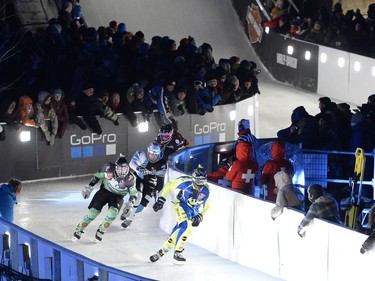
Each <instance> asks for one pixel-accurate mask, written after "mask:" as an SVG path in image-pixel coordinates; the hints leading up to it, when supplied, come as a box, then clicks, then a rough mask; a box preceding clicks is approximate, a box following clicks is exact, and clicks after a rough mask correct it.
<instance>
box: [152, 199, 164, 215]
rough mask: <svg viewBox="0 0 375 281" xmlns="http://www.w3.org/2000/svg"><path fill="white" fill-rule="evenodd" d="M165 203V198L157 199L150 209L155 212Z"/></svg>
mask: <svg viewBox="0 0 375 281" xmlns="http://www.w3.org/2000/svg"><path fill="white" fill-rule="evenodd" d="M164 203H165V198H164V197H159V198H158V200H157V201H156V202H155V204H154V206H152V208H153V209H154V211H155V212H157V211H159V210H161V209H163V206H164Z"/></svg>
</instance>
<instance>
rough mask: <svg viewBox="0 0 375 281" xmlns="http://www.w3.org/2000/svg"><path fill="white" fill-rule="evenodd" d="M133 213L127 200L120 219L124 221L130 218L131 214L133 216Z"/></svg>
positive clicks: (132, 206) (131, 205) (133, 210)
mask: <svg viewBox="0 0 375 281" xmlns="http://www.w3.org/2000/svg"><path fill="white" fill-rule="evenodd" d="M134 213H135V209H134V205H133V204H132V203H131V202H130V200H129V202H128V203H126V204H125V207H124V210H123V211H122V214H121V216H120V219H121V220H124V219H126V218H128V217H130V216H132V214H134Z"/></svg>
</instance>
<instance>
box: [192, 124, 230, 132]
mask: <svg viewBox="0 0 375 281" xmlns="http://www.w3.org/2000/svg"><path fill="white" fill-rule="evenodd" d="M226 128H227V124H225V123H217V122H210V124H208V125H203V126H200V125H199V124H195V125H194V134H195V135H202V134H212V133H220V132H225V130H226Z"/></svg>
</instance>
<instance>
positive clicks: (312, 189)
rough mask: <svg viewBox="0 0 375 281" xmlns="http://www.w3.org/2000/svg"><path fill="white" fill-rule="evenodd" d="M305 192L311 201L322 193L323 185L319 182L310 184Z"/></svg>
mask: <svg viewBox="0 0 375 281" xmlns="http://www.w3.org/2000/svg"><path fill="white" fill-rule="evenodd" d="M307 194H308V197H309V200H310V201H311V202H313V203H314V202H315V200H316V199H318V198H319V197H320V196H322V195H323V187H322V186H321V185H320V184H312V185H310V186H309V187H308V188H307Z"/></svg>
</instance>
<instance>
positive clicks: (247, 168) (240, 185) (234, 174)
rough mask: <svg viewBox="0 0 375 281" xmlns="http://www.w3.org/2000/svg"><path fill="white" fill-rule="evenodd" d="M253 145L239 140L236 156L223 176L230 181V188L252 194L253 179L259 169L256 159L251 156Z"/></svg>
mask: <svg viewBox="0 0 375 281" xmlns="http://www.w3.org/2000/svg"><path fill="white" fill-rule="evenodd" d="M252 149H253V146H252V144H251V143H249V142H240V143H238V144H237V147H236V158H237V160H235V161H233V163H232V166H231V167H230V168H229V170H228V172H227V173H226V174H225V177H226V179H227V180H228V181H230V182H232V188H233V189H235V190H238V191H242V192H244V193H246V194H250V195H253V193H254V179H255V175H256V173H257V172H258V170H259V164H258V162H257V161H256V159H254V158H251V154H252Z"/></svg>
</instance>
